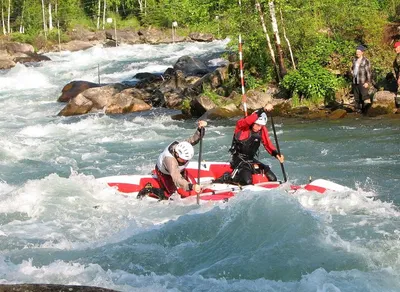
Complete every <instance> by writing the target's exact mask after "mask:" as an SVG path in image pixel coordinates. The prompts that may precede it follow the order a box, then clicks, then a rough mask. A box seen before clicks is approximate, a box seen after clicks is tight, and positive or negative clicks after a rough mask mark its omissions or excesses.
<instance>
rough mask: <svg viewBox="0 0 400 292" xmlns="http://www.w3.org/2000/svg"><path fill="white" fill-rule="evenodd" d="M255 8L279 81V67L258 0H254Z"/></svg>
mask: <svg viewBox="0 0 400 292" xmlns="http://www.w3.org/2000/svg"><path fill="white" fill-rule="evenodd" d="M256 8H257V10H258V14H259V16H260V21H261V26H262V29H263V32H264V35H265V38H266V40H267V45H268V50H269V53H270V55H271V60H272V63H273V64H274V67H275V71H276V76H277V77H278V81H279V80H280V73H279V67H278V64H277V63H276V57H275V52H274V49H273V48H272V44H271V39H270V38H269V35H268V32H267V27H266V25H265V20H264V13H263V11H262V9H261V5H260V2H259V1H258V0H256Z"/></svg>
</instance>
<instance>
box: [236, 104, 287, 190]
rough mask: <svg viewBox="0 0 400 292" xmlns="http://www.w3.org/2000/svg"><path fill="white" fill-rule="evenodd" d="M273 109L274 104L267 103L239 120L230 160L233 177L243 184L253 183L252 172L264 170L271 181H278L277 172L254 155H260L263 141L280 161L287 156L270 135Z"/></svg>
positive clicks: (271, 153) (269, 151)
mask: <svg viewBox="0 0 400 292" xmlns="http://www.w3.org/2000/svg"><path fill="white" fill-rule="evenodd" d="M272 109H273V105H272V104H267V105H266V106H265V107H264V108H261V109H259V110H256V111H255V112H254V113H252V114H251V115H249V116H247V117H244V118H242V119H240V120H238V121H237V123H236V128H235V131H234V134H233V141H232V146H231V149H230V151H231V153H232V160H231V162H230V164H231V167H232V169H233V172H232V179H233V181H234V182H236V183H239V184H241V185H249V184H252V183H253V180H252V174H253V173H259V172H264V173H265V175H266V176H267V178H268V180H269V181H276V180H277V178H276V176H275V174H274V173H273V172H272V171H271V169H270V167H269V166H268V165H265V164H263V163H261V162H260V161H258V160H256V159H255V158H254V157H255V156H258V148H259V147H260V144H261V143H262V144H263V145H264V148H265V150H267V152H268V153H269V154H270V155H271V156H274V157H275V158H276V159H278V160H279V162H280V163H283V162H284V160H285V157H284V156H283V154H280V153H278V151H277V150H276V148H275V146H274V145H273V144H272V142H271V140H270V139H269V136H268V130H267V127H266V126H265V125H266V124H267V114H266V113H267V112H269V111H271V110H272Z"/></svg>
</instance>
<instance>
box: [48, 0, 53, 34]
mask: <svg viewBox="0 0 400 292" xmlns="http://www.w3.org/2000/svg"><path fill="white" fill-rule="evenodd" d="M49 30H53V15H52V13H51V1H49Z"/></svg>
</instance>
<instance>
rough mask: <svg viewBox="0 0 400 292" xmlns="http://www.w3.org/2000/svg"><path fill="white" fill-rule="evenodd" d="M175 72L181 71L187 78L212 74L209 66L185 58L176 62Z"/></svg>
mask: <svg viewBox="0 0 400 292" xmlns="http://www.w3.org/2000/svg"><path fill="white" fill-rule="evenodd" d="M174 70H175V71H177V70H180V71H182V72H183V74H184V75H185V76H199V75H200V76H203V75H205V74H207V73H210V70H209V68H208V66H207V65H206V64H205V63H204V62H202V61H201V60H199V59H197V58H193V57H190V56H183V57H180V58H179V59H178V61H176V63H175V65H174Z"/></svg>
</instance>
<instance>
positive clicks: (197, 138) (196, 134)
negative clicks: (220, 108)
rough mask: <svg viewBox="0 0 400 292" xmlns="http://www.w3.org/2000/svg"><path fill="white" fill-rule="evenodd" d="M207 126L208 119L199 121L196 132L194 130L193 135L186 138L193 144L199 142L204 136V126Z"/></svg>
mask: <svg viewBox="0 0 400 292" xmlns="http://www.w3.org/2000/svg"><path fill="white" fill-rule="evenodd" d="M205 126H207V122H206V121H198V123H197V129H196V132H194V134H193V136H192V137H190V138H189V139H186V141H187V142H189V143H190V144H192V145H193V146H194V145H196V144H197V143H199V141H200V139H201V138H203V137H202V134H203V133H204V131H202V128H205Z"/></svg>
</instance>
